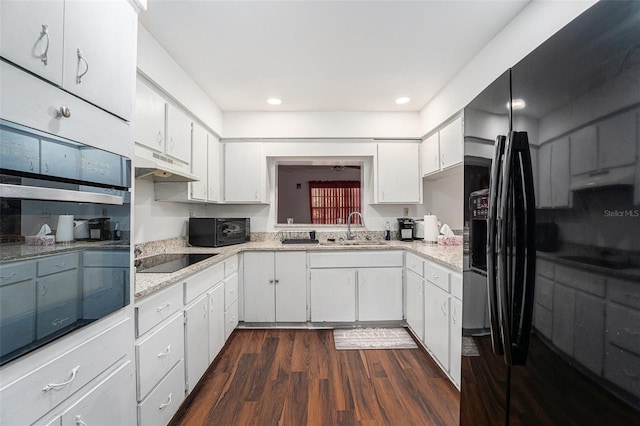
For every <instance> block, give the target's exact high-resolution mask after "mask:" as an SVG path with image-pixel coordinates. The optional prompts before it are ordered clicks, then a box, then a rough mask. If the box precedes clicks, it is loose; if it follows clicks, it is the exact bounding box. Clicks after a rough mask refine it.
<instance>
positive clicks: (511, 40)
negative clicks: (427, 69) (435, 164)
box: [420, 0, 596, 135]
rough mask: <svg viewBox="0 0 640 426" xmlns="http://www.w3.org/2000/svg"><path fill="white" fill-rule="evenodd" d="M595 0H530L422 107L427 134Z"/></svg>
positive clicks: (423, 123)
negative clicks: (530, 0)
mask: <svg viewBox="0 0 640 426" xmlns="http://www.w3.org/2000/svg"><path fill="white" fill-rule="evenodd" d="M595 3H596V1H595V0H575V1H551V0H535V1H532V2H531V3H529V5H527V7H525V8H524V9H523V10H522V12H520V13H519V14H518V15H517V16H516V17H515V18H514V19H513V20H512V21H511V22H510V23H509V24H508V25H507V26H506V27H505V28H504V29H503V30H502V31H501V32H500V33H498V35H496V37H494V39H493V40H491V42H490V43H489V44H487V45H486V46H485V47H484V48H483V49H482V50H481V51H480V52H479V53H478V54H477V55H476V56H475V57H474V58H473V59H472V60H471V61H470V62H469V63H467V65H465V67H464V68H463V69H462V70H461V71H460V72H459V73H458V74H457V75H456V76H455V77H453V78H452V79H451V81H450V82H449V84H447V86H445V87H444V88H443V89H442V90H441V91H440V92H439V93H438V94H437V95H436V96H435V97H434V98H433V99H432V100H431V101H430V102H429V103H428V104H427V105H426V106H425V107H424V108H423V109H422V111H420V126H421V134H422V135H425V134H427V133H429V132H430V131H431V130H433V129H435V128H436V127H438V125H440V124H441V123H442V122H444V121H445V120H447V119H448V118H449V117H451V116H452V115H454V114H456V113H457V112H458V111H460V110H461V109H462V108H464V107H465V106H466V105H467V104H468V103H469V102H470V101H471V100H472V99H473V98H475V97H476V96H477V95H478V94H479V93H480V92H482V90H483V89H484V88H485V87H487V86H488V85H489V84H490V83H491V82H493V80H495V79H496V78H498V76H499V75H500V74H502V73H503V72H504V71H505V70H506V69H507V68H509V67H511V66H513V65H515V64H516V63H517V62H518V61H520V60H521V59H522V58H524V57H525V56H526V55H527V54H528V53H529V52H531V51H532V50H534V49H535V48H536V47H538V46H539V45H540V44H542V43H543V42H544V41H545V40H546V39H548V38H549V37H551V36H552V35H553V34H555V33H556V32H557V31H558V30H560V29H561V28H562V27H564V26H565V25H566V24H568V23H569V22H570V21H571V20H573V19H574V18H575V17H577V16H578V15H579V14H580V13H582V12H584V11H585V10H586V9H588V8H589V7H590V6H592V5H593V4H595Z"/></svg>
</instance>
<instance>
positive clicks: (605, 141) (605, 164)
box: [598, 111, 637, 169]
mask: <svg viewBox="0 0 640 426" xmlns="http://www.w3.org/2000/svg"><path fill="white" fill-rule="evenodd" d="M636 127H637V124H636V111H629V112H627V113H624V114H620V115H616V116H615V117H612V118H610V119H608V120H605V121H603V122H602V123H600V124H599V125H598V132H599V135H598V136H599V137H598V142H599V143H598V157H599V163H600V164H599V166H600V168H603V169H608V168H611V167H619V166H626V165H630V164H634V163H635V162H636V150H637V148H636V141H637V136H636ZM612 146H615V149H611V147H612Z"/></svg>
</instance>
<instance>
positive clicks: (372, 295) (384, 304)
mask: <svg viewBox="0 0 640 426" xmlns="http://www.w3.org/2000/svg"><path fill="white" fill-rule="evenodd" d="M357 274H358V277H357V278H358V320H359V321H391V320H402V268H362V269H358V271H357Z"/></svg>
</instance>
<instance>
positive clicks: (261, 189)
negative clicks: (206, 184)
mask: <svg viewBox="0 0 640 426" xmlns="http://www.w3.org/2000/svg"><path fill="white" fill-rule="evenodd" d="M265 168H266V159H265V158H264V156H263V154H262V144H261V143H259V142H250V143H243V142H232V143H225V144H224V201H225V202H227V203H263V202H264V198H265V191H266V186H265V179H266V172H265Z"/></svg>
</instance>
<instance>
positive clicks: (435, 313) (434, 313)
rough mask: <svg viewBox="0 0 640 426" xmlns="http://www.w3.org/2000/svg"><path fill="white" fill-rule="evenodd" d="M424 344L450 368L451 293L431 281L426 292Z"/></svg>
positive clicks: (442, 363)
mask: <svg viewBox="0 0 640 426" xmlns="http://www.w3.org/2000/svg"><path fill="white" fill-rule="evenodd" d="M424 344H425V345H426V346H427V348H428V349H429V351H431V353H432V354H433V356H435V357H436V359H437V360H438V362H439V363H440V365H442V367H443V368H444V369H445V370H448V369H449V295H448V294H447V293H445V292H444V291H442V290H441V289H440V288H438V287H436V286H435V285H433V284H430V283H429V282H426V283H425V292H424Z"/></svg>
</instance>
